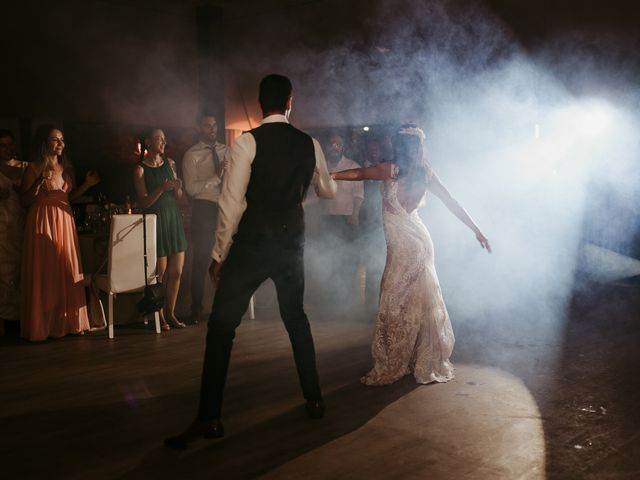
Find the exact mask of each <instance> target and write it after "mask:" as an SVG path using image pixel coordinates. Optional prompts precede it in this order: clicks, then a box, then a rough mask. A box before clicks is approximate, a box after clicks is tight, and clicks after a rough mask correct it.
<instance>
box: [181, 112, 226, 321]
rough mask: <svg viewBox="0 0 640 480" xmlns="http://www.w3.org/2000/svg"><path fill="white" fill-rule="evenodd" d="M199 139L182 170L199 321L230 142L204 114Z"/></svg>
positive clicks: (193, 315) (195, 318)
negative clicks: (188, 201)
mask: <svg viewBox="0 0 640 480" xmlns="http://www.w3.org/2000/svg"><path fill="white" fill-rule="evenodd" d="M198 131H199V134H200V135H199V137H200V138H199V141H198V143H196V144H195V145H193V146H192V147H191V148H189V150H187V151H186V153H185V154H184V157H183V159H182V172H183V174H184V185H185V187H186V189H187V193H188V194H189V195H190V196H191V198H192V199H193V201H192V203H191V248H192V255H191V258H192V266H191V319H190V321H191V322H192V323H197V322H198V321H199V319H200V313H201V312H202V297H203V295H204V281H205V277H206V276H207V268H208V267H209V263H210V262H211V252H212V250H213V244H214V240H215V235H216V222H217V220H218V197H219V196H220V184H221V178H222V172H223V167H224V157H225V154H226V152H227V146H226V145H224V144H223V143H220V142H218V122H217V121H216V118H215V117H214V116H213V115H210V114H203V115H202V116H201V117H200V119H199V121H198Z"/></svg>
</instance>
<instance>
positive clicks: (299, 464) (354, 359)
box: [0, 288, 640, 479]
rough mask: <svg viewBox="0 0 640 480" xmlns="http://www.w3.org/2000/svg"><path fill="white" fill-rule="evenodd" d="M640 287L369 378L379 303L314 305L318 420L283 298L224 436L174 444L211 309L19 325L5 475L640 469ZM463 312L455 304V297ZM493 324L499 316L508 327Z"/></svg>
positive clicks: (239, 344)
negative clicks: (186, 321) (188, 321)
mask: <svg viewBox="0 0 640 480" xmlns="http://www.w3.org/2000/svg"><path fill="white" fill-rule="evenodd" d="M638 297H640V292H639V291H637V290H635V289H629V288H617V289H616V288H609V289H607V290H602V291H598V292H591V293H590V294H589V295H586V296H585V295H583V296H578V297H576V298H575V299H574V302H573V306H572V309H571V311H570V312H569V314H568V322H567V325H566V328H565V330H564V334H563V336H562V337H560V338H559V339H558V341H556V342H551V343H549V342H547V343H544V342H537V341H535V340H531V338H523V339H522V341H515V342H512V341H506V340H505V337H504V336H503V335H501V334H500V330H501V326H500V323H501V322H500V321H496V322H495V323H494V325H493V327H491V326H489V325H486V324H484V325H485V326H484V327H483V328H482V329H479V328H478V326H477V325H476V326H474V324H473V323H472V322H469V323H465V322H464V321H462V322H458V323H457V324H456V327H455V328H456V334H457V345H456V354H455V357H454V361H455V362H456V366H457V379H456V380H455V381H454V382H451V383H449V384H446V385H432V386H426V387H425V386H417V385H415V384H414V383H413V381H412V380H411V379H410V378H407V379H404V380H402V381H400V382H398V383H396V384H394V385H392V386H389V387H383V388H367V387H364V386H362V385H361V384H360V383H359V382H358V379H359V377H360V375H361V374H362V373H364V372H365V371H366V370H367V368H368V367H369V365H370V355H369V342H370V338H371V331H372V326H371V324H370V323H368V322H367V318H368V316H367V315H364V314H362V315H355V316H353V315H352V316H349V317H348V320H347V319H340V318H336V317H334V316H329V315H328V314H327V313H326V312H323V310H322V309H313V308H311V307H310V308H309V316H310V318H311V319H312V324H313V329H314V334H315V338H316V343H317V346H318V361H319V367H320V371H321V378H322V384H323V389H324V392H325V397H326V401H327V405H328V414H327V417H326V418H325V419H323V420H321V421H312V420H309V419H307V418H306V417H305V415H304V411H303V409H302V399H301V397H300V392H299V387H298V384H297V380H296V375H295V369H294V365H293V361H292V358H291V352H290V346H289V344H288V339H287V336H286V334H285V332H284V329H283V327H282V324H281V322H280V321H279V319H278V317H277V313H276V310H275V308H274V307H275V305H274V304H273V302H263V303H262V305H260V304H259V308H258V311H257V313H258V320H256V321H249V320H245V321H244V322H243V324H242V326H241V328H240V329H239V332H238V336H237V340H236V347H235V349H234V352H233V358H232V365H231V370H230V375H229V381H228V384H227V390H226V392H227V394H226V399H225V411H224V418H225V427H226V430H227V436H226V437H225V438H224V439H223V440H222V441H214V442H204V441H203V442H201V443H199V444H197V445H196V446H195V448H193V449H190V450H188V451H187V452H184V453H176V452H173V451H168V450H166V449H164V448H163V447H162V446H161V440H162V438H163V437H165V436H167V435H169V434H172V433H176V432H177V431H179V430H180V429H181V428H183V427H184V426H185V425H186V424H187V423H188V422H189V421H190V420H191V419H192V417H193V415H194V412H195V409H196V406H197V393H198V383H199V374H200V367H201V359H202V352H203V340H204V334H205V331H206V328H205V326H204V325H203V324H200V325H197V326H191V327H189V328H187V329H184V330H172V331H171V332H164V333H162V334H161V335H155V334H154V333H152V332H151V331H150V330H145V329H144V328H142V327H141V326H135V325H130V326H125V327H120V328H117V330H116V339H115V341H108V340H107V339H106V335H105V333H104V332H96V333H94V334H91V335H87V336H84V337H67V338H64V339H60V340H51V341H47V342H44V343H40V344H29V343H27V342H23V341H20V340H18V339H17V338H14V337H12V336H11V335H9V336H8V337H5V338H3V339H2V340H1V344H2V346H1V347H0V364H1V365H2V370H1V373H0V385H2V388H1V392H2V393H1V394H0V395H1V397H0V398H1V402H0V405H1V413H0V431H1V432H2V433H1V440H0V456H1V462H2V472H3V477H4V478H29V479H31V478H34V479H35V478H64V479H75V478H78V479H79V478H83V479H84V478H91V479H94V478H127V479H128V478H131V479H138V478H155V479H158V478H255V477H259V476H262V475H266V476H267V477H269V478H303V477H304V478H364V477H365V476H366V478H452V479H458V478H593V479H596V478H597V479H600V478H616V479H618V478H619V479H623V478H624V479H627V478H628V479H631V478H634V479H635V478H640V441H639V440H640V414H639V412H640V410H639V407H638V405H640V382H639V380H638V379H639V378H640V377H639V376H638V373H640V369H639V368H638V367H639V365H640V353H639V350H640V349H638V348H637V345H638V340H639V339H640V321H639V320H638V313H639V312H640V308H639V301H638ZM452 316H453V318H456V317H455V312H452ZM492 329H493V330H492Z"/></svg>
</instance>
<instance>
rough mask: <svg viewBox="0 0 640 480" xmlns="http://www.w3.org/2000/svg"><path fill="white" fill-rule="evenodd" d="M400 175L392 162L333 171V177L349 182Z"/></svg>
mask: <svg viewBox="0 0 640 480" xmlns="http://www.w3.org/2000/svg"><path fill="white" fill-rule="evenodd" d="M397 175H398V173H397V167H396V165H395V164H393V163H390V162H384V163H379V164H378V165H374V166H373V167H367V168H352V169H351V170H342V171H341V172H332V173H331V178H333V179H334V180H342V181H347V182H358V181H360V180H389V179H390V178H395V177H396V176H397Z"/></svg>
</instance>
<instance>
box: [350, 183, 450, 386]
mask: <svg viewBox="0 0 640 480" xmlns="http://www.w3.org/2000/svg"><path fill="white" fill-rule="evenodd" d="M398 186H399V185H398V181H396V180H387V181H385V183H384V187H383V208H384V211H383V219H384V232H385V237H386V240H387V263H386V265H385V269H384V274H383V276H382V283H381V286H380V306H379V308H378V316H377V318H376V326H375V336H374V339H373V345H372V346H371V351H372V354H373V368H372V369H371V371H370V372H369V373H367V374H366V375H365V376H364V377H363V378H362V382H363V383H365V384H366V385H388V384H390V383H393V382H395V381H396V380H399V379H400V378H402V377H404V376H405V375H409V374H413V376H414V377H415V379H416V382H418V383H431V382H447V381H449V380H451V379H452V378H453V365H451V363H450V362H449V357H450V355H451V353H452V351H453V344H454V341H455V340H454V336H453V330H452V328H451V322H450V320H449V314H448V313H447V308H446V306H445V304H444V300H443V298H442V292H441V290H440V283H439V282H438V277H437V275H436V270H435V266H434V262H433V243H432V242H431V237H430V235H429V232H428V231H427V228H426V227H425V225H424V224H423V223H422V220H420V217H419V216H418V212H417V210H414V211H413V212H411V213H410V214H409V213H407V212H406V210H405V209H404V208H403V207H402V205H400V202H399V201H398V196H397V193H398Z"/></svg>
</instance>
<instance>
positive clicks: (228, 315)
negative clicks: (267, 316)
mask: <svg viewBox="0 0 640 480" xmlns="http://www.w3.org/2000/svg"><path fill="white" fill-rule="evenodd" d="M303 257H304V249H303V246H302V244H301V242H300V241H298V240H297V239H296V238H290V237H289V236H288V235H286V234H282V235H275V234H269V235H264V236H261V237H260V238H256V239H253V240H251V241H248V242H247V241H242V240H241V239H237V238H236V240H235V242H234V244H233V246H232V247H231V251H230V252H229V256H228V258H227V260H226V262H225V264H224V266H223V268H222V272H221V275H220V283H219V285H218V289H217V290H216V293H215V298H214V302H213V308H212V311H211V316H210V317H209V325H208V331H207V343H206V349H205V355H204V366H203V370H202V383H201V389H200V408H199V411H198V417H199V418H200V419H201V420H210V419H213V418H220V415H221V410H222V399H223V391H224V385H225V381H226V378H227V370H228V367H229V359H230V356H231V349H232V347H233V339H234V337H235V331H236V328H237V327H238V325H240V320H241V318H242V316H243V314H244V313H245V312H246V310H247V307H248V305H249V300H250V298H251V295H253V293H254V292H255V291H256V289H257V288H258V287H259V286H260V284H261V283H262V282H264V281H265V280H266V279H267V278H271V279H272V280H273V282H274V283H275V286H276V292H277V296H278V305H279V307H280V315H281V317H282V320H283V322H284V325H285V328H286V329H287V332H288V334H289V339H290V341H291V346H292V347H293V357H294V359H295V363H296V368H297V371H298V378H299V380H300V385H301V387H302V393H303V395H304V398H305V399H307V400H320V399H321V398H322V395H321V392H320V384H319V380H318V372H317V369H316V354H315V348H314V345H313V337H312V336H311V329H310V327H309V321H308V319H307V316H306V314H305V312H304V308H303V296H304V258H303Z"/></svg>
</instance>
